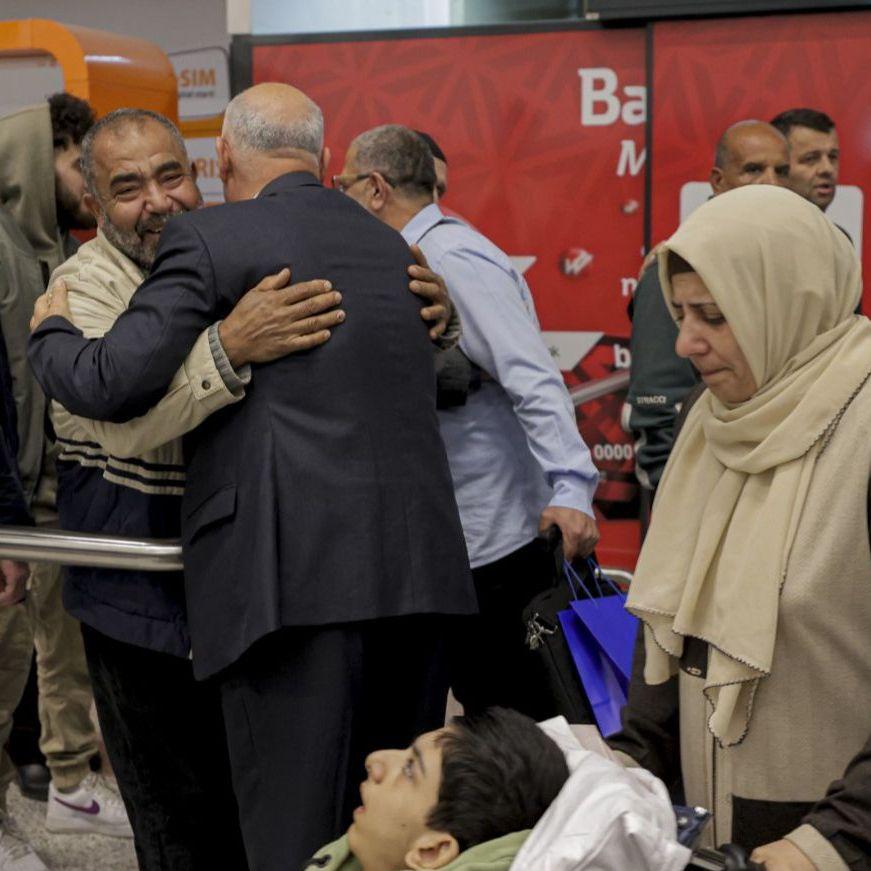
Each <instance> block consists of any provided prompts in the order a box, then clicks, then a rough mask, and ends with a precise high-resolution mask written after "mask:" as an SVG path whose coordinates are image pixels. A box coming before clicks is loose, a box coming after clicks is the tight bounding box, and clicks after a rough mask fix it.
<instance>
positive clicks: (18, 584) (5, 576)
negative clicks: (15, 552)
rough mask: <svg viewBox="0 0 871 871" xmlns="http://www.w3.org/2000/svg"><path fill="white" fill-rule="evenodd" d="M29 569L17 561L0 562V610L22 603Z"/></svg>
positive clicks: (6, 560)
mask: <svg viewBox="0 0 871 871" xmlns="http://www.w3.org/2000/svg"><path fill="white" fill-rule="evenodd" d="M29 577H30V569H29V568H28V565H27V563H22V562H19V561H18V560H11V559H4V560H0V608H4V607H6V606H8V605H17V604H18V603H19V602H23V601H24V596H25V592H26V590H27V579H28V578H29Z"/></svg>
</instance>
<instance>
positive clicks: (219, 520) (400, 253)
mask: <svg viewBox="0 0 871 871" xmlns="http://www.w3.org/2000/svg"><path fill="white" fill-rule="evenodd" d="M411 262H412V259H411V255H410V252H409V250H408V246H407V245H406V244H405V242H404V241H403V239H402V237H401V236H400V235H399V234H398V233H396V232H395V231H393V230H392V229H390V228H389V227H387V226H386V225H385V224H383V223H381V222H380V221H378V220H377V219H375V218H373V217H372V216H371V215H369V214H368V213H367V212H366V211H365V210H364V209H362V208H361V207H360V206H359V205H357V204H356V203H355V202H353V201H352V200H351V199H349V198H348V197H346V196H344V195H343V194H340V193H338V192H337V191H333V190H329V189H326V188H324V187H323V186H321V184H320V183H318V182H317V181H316V180H315V178H314V177H313V176H312V175H310V174H309V173H304V172H298V173H289V174H287V175H284V176H281V177H279V178H277V179H275V180H274V181H272V182H271V183H270V184H269V185H267V186H266V188H264V190H263V191H262V192H261V194H260V195H259V196H258V197H257V198H256V199H254V200H248V201H244V202H239V203H233V204H230V205H225V206H218V207H215V208H208V209H202V210H200V211H197V212H191V213H189V214H186V215H182V216H179V217H177V218H174V219H173V220H171V221H170V222H169V224H168V225H167V227H166V229H165V230H164V232H163V235H162V238H161V242H160V246H159V249H158V254H157V258H156V260H155V263H154V267H153V269H152V272H151V275H150V276H149V278H148V279H147V280H146V281H145V283H144V284H143V285H142V286H141V287H140V289H139V290H138V291H137V292H136V294H135V295H134V296H133V300H132V302H131V306H130V308H129V309H128V311H126V312H125V313H124V314H123V315H122V316H121V317H119V318H118V320H117V321H116V323H115V325H114V326H113V328H112V329H111V330H110V332H109V333H107V334H106V336H104V337H103V338H102V339H100V340H91V341H88V340H86V339H84V338H82V336H81V334H80V333H79V332H78V331H77V330H76V329H75V328H74V327H72V325H71V324H69V323H68V322H67V321H65V320H64V319H62V318H57V317H53V318H49V319H47V320H46V321H45V322H44V323H43V324H42V325H41V327H40V328H39V329H38V330H37V331H36V332H35V333H34V335H33V337H32V339H31V346H30V360H31V363H32V365H33V367H34V369H35V371H36V374H37V377H38V379H39V381H40V383H41V384H42V386H43V387H44V388H45V390H46V392H47V393H48V394H49V395H50V396H52V397H53V398H55V399H57V400H59V401H60V402H61V403H62V404H63V405H64V406H65V407H66V408H68V409H69V410H70V411H72V412H73V413H74V414H79V415H83V416H86V417H89V418H94V419H108V420H115V421H123V420H128V419H130V418H131V417H134V416H136V415H139V414H142V413H143V412H144V411H145V410H146V409H147V408H149V407H150V406H151V405H153V404H154V403H155V402H156V401H157V400H158V399H159V398H160V396H161V395H162V394H163V393H164V391H165V389H166V387H167V385H168V384H169V381H170V380H171V378H172V376H173V374H174V373H175V371H176V370H177V369H178V367H179V365H180V364H181V363H182V361H183V360H184V358H185V356H186V355H187V353H188V351H189V350H190V348H191V347H192V346H193V344H194V341H195V340H196V337H197V336H198V335H199V333H200V332H201V331H202V330H203V329H204V328H205V327H207V326H208V325H209V324H211V323H213V322H214V321H216V320H217V319H219V318H222V317H224V316H225V315H226V314H227V313H228V312H229V311H230V310H231V308H232V307H233V305H234V304H235V302H236V301H237V300H238V299H239V297H240V296H242V294H243V293H244V292H245V291H246V290H247V289H248V288H250V287H253V286H254V285H255V284H256V283H257V282H258V281H259V280H260V279H261V278H262V277H263V276H264V275H266V274H267V273H272V272H277V271H278V270H279V269H281V268H282V267H284V266H292V268H293V279H294V280H295V281H305V280H309V279H314V278H326V279H329V280H330V281H331V282H332V283H333V286H334V287H335V288H337V289H338V290H340V291H341V292H342V295H343V302H342V306H343V308H344V309H345V310H346V311H347V315H348V316H347V320H346V322H345V323H344V324H343V325H342V326H341V327H339V328H337V329H336V330H335V331H334V332H333V335H332V338H331V339H330V340H329V342H327V343H326V344H325V345H323V346H322V347H320V348H315V349H313V350H311V351H306V352H303V353H299V354H294V355H291V356H288V357H285V358H284V359H281V360H278V361H276V362H274V363H270V364H268V365H263V366H256V367H254V369H255V371H254V374H253V378H252V381H251V384H250V385H249V387H248V389H247V395H246V398H245V399H244V401H243V402H241V403H237V404H235V405H232V406H230V407H229V408H225V409H222V410H221V411H219V412H217V413H216V414H214V415H212V416H211V417H210V418H209V419H208V420H207V421H206V422H205V423H203V424H202V425H201V426H200V427H199V428H198V429H197V430H196V431H195V432H193V433H192V434H191V435H190V436H188V438H187V440H186V444H185V453H186V458H187V464H188V483H187V490H186V493H185V496H184V500H183V505H182V539H183V545H184V562H185V591H186V595H187V600H188V614H189V619H190V628H191V641H192V646H193V656H194V667H195V670H196V672H197V674H198V676H200V677H205V676H208V675H210V674H213V673H215V672H217V671H218V670H220V669H222V668H224V667H225V666H227V665H229V664H230V663H232V662H234V661H235V660H236V659H237V658H238V657H239V656H240V655H241V654H242V653H243V652H244V651H245V650H246V649H247V648H248V647H249V646H250V645H251V644H252V643H253V642H255V641H256V640H257V639H258V638H260V637H262V636H263V635H265V634H267V633H269V632H271V631H274V630H276V629H278V628H279V627H282V626H313V625H326V624H334V623H344V622H353V621H361V620H371V619H376V618H383V617H395V616H401V615H409V614H433V613H440V614H466V613H471V612H473V611H474V610H475V607H476V606H475V596H474V591H473V588H472V585H471V579H470V573H469V567H468V560H467V557H466V551H465V545H464V542H463V537H462V529H461V527H460V521H459V517H458V514H457V508H456V503H455V500H454V495H453V488H452V485H451V478H450V473H449V470H448V464H447V458H446V455H445V451H444V446H443V445H442V442H441V437H440V435H439V429H438V421H437V418H436V411H435V375H434V364H433V349H432V345H431V343H430V341H429V337H428V334H427V330H426V327H425V324H424V323H423V321H422V320H421V317H420V302H419V300H418V299H417V298H416V297H415V296H414V295H413V294H411V293H410V292H409V290H408V278H407V273H406V269H407V266H408V264H409V263H411Z"/></svg>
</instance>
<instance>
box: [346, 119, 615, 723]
mask: <svg viewBox="0 0 871 871" xmlns="http://www.w3.org/2000/svg"><path fill="white" fill-rule="evenodd" d="M334 184H335V185H336V186H337V187H339V188H340V189H342V190H344V191H345V193H347V194H348V196H350V197H352V198H353V199H354V200H356V201H357V202H358V203H360V205H362V206H363V207H364V208H366V209H367V210H368V211H369V212H371V213H372V214H373V215H375V216H376V217H378V218H379V219H381V220H382V221H384V222H385V223H386V224H388V225H390V226H391V227H393V228H395V229H396V230H399V231H400V232H401V233H402V235H403V236H404V237H405V240H406V241H407V242H408V243H409V244H417V245H419V246H420V247H421V248H422V249H423V252H424V254H425V255H426V257H427V260H428V261H429V264H430V266H431V268H433V269H434V270H436V271H437V272H439V273H440V274H441V275H443V276H444V279H445V281H446V283H447V286H448V290H449V292H450V296H451V299H452V300H453V302H454V305H455V306H456V308H457V310H458V312H459V314H460V319H461V321H462V324H463V337H462V339H461V340H460V349H461V350H462V352H463V353H464V354H465V355H466V356H467V357H468V358H469V360H470V361H471V362H472V364H474V366H475V367H477V368H478V369H479V370H480V372H481V384H480V388H478V389H477V390H474V391H473V392H472V393H471V394H470V395H469V397H468V401H467V402H466V404H465V405H459V406H454V407H452V408H448V409H442V410H441V411H440V412H439V420H440V424H441V433H442V437H443V439H444V442H445V446H446V448H447V453H448V460H449V462H450V467H451V475H452V477H453V482H454V489H455V492H456V497H457V503H458V505H459V509H460V517H461V520H462V524H463V531H464V533H465V537H466V545H467V547H468V551H469V560H470V563H471V566H472V569H473V574H474V577H475V585H476V589H477V591H478V599H479V604H480V607H481V617H480V618H477V619H476V625H475V626H474V627H470V631H469V633H468V637H467V638H466V641H465V645H464V648H463V650H462V651H461V652H460V654H459V656H460V658H461V659H462V660H463V661H462V662H461V664H460V665H461V667H460V668H459V669H457V670H456V671H455V677H454V681H453V686H454V692H455V693H456V695H457V698H458V699H459V700H460V701H461V702H463V704H464V706H465V707H466V708H467V709H469V708H472V709H474V708H477V707H486V706H487V705H491V704H500V705H506V706H511V707H515V708H519V709H521V710H525V711H526V712H528V713H530V714H531V715H532V716H539V715H546V714H547V711H544V710H542V709H541V707H540V706H538V702H539V701H541V700H537V699H533V698H532V695H533V694H534V689H533V688H532V687H530V686H529V685H528V684H529V683H530V682H533V681H532V678H531V676H529V675H525V674H524V672H525V662H526V659H527V657H526V656H525V655H524V654H525V651H524V649H523V636H524V629H523V625H522V621H521V620H520V612H521V611H522V609H523V607H524V606H525V605H526V604H527V603H528V601H529V600H530V598H532V596H533V595H535V593H536V592H538V591H539V590H541V589H544V588H545V587H547V586H548V585H549V584H550V583H551V582H552V579H553V560H552V559H549V558H548V555H547V554H546V552H545V551H544V550H543V549H542V548H541V546H540V543H538V542H536V541H535V538H536V535H537V534H538V532H539V531H542V530H544V529H546V528H548V527H549V526H551V525H556V526H558V527H559V528H560V530H561V531H562V536H563V543H564V548H565V553H566V556H567V557H568V558H569V559H572V558H574V557H577V556H584V555H586V554H588V553H590V552H591V551H592V549H593V547H594V546H595V544H596V541H597V540H598V537H599V534H598V530H597V527H596V521H595V519H594V515H593V508H592V500H593V495H594V492H595V489H596V485H597V483H598V478H599V476H598V472H597V470H596V468H595V466H594V465H593V462H592V459H591V457H590V452H589V450H588V449H587V446H586V445H585V444H584V442H583V441H582V439H581V437H580V434H579V433H578V428H577V423H576V421H575V415H574V409H573V406H572V403H571V400H570V398H569V395H568V391H567V390H566V387H565V384H564V382H563V379H562V375H561V374H560V372H559V370H558V369H557V367H556V365H555V364H554V362H553V359H552V358H551V356H550V353H549V352H548V349H547V347H546V346H545V344H544V341H543V339H542V337H541V333H540V330H539V325H538V320H537V318H536V314H535V308H534V305H533V301H532V295H531V294H530V292H529V288H528V286H527V284H526V282H525V281H524V279H523V277H522V276H521V275H520V274H519V273H518V272H517V270H516V269H515V268H514V266H513V265H512V263H511V260H510V259H509V258H508V257H507V256H506V254H504V253H503V252H502V251H501V250H500V249H499V248H497V247H496V246H495V245H494V244H493V243H492V242H490V241H489V240H488V239H486V238H485V237H484V236H482V235H481V234H480V233H478V232H477V231H476V230H474V229H473V228H472V227H470V226H469V225H468V224H465V223H464V222H463V221H461V220H459V219H457V218H454V217H450V216H448V215H445V214H444V213H443V212H442V211H441V210H440V209H439V207H438V205H436V204H435V202H434V185H435V171H434V168H433V159H432V154H431V153H430V150H429V148H428V146H427V145H426V144H425V142H424V141H423V140H422V139H421V138H420V137H419V136H418V135H417V134H415V133H414V132H413V131H411V130H409V129H408V128H405V127H400V126H398V125H386V126H383V127H377V128H375V129H373V130H370V131H367V132H366V133H363V134H361V135H360V136H358V137H357V138H356V139H355V140H354V141H353V142H352V143H351V146H350V147H349V149H348V153H347V156H346V159H345V166H344V169H343V171H342V174H341V175H339V176H335V177H334ZM525 677H528V678H529V680H525V679H524V678H525Z"/></svg>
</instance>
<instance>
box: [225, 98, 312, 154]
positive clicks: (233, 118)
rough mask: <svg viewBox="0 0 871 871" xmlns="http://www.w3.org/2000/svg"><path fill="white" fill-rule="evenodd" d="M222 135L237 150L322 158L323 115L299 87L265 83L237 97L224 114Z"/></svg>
mask: <svg viewBox="0 0 871 871" xmlns="http://www.w3.org/2000/svg"><path fill="white" fill-rule="evenodd" d="M223 135H224V137H225V138H226V139H228V140H229V141H230V142H231V143H232V144H233V145H234V146H235V147H236V148H239V149H243V150H246V151H254V152H260V153H261V154H264V155H275V156H287V155H288V153H289V152H304V153H307V154H312V155H314V156H315V157H316V158H320V154H321V151H322V150H323V147H324V116H323V114H322V113H321V110H320V108H319V107H318V105H317V104H316V103H315V102H314V101H313V100H311V99H309V98H308V97H307V96H306V95H305V94H304V93H303V92H302V91H300V90H299V89H298V88H294V87H292V86H291V85H283V84H280V83H278V82H266V83H264V84H262V85H255V86H254V87H253V88H248V90H247V91H242V93H241V94H239V95H238V96H236V97H234V98H233V99H232V100H231V101H230V103H229V105H228V106H227V111H226V113H225V114H224V130H223Z"/></svg>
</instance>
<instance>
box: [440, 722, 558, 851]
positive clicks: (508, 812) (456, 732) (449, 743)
mask: <svg viewBox="0 0 871 871" xmlns="http://www.w3.org/2000/svg"><path fill="white" fill-rule="evenodd" d="M441 747H442V782H441V785H440V786H439V795H438V802H437V803H436V806H435V807H434V808H433V809H432V811H431V812H430V815H429V819H428V820H427V825H428V826H429V827H430V828H431V829H434V830H436V831H440V832H447V833H448V834H451V835H453V836H454V838H456V840H457V843H458V844H459V847H460V850H461V851H463V850H468V849H469V848H470V847H474V846H475V845H476V844H481V843H483V842H484V841H490V840H492V839H493V838H500V837H502V836H503V835H507V834H510V833H511V832H519V831H522V830H523V829H531V828H532V827H533V826H534V825H535V824H536V823H537V822H538V821H539V819H540V818H541V816H542V815H543V814H544V812H545V811H546V810H547V809H548V808H549V807H550V805H551V802H553V800H554V799H555V798H556V796H557V794H558V793H559V791H560V790H561V789H562V787H563V784H564V783H565V782H566V780H568V776H569V769H568V766H567V765H566V760H565V756H564V755H563V752H562V751H561V750H560V749H559V747H557V745H556V744H555V743H554V742H553V741H552V740H551V739H550V738H548V736H547V735H545V733H544V732H542V730H541V729H540V728H539V727H538V726H537V725H536V724H535V722H534V721H533V720H531V719H530V718H529V717H527V716H525V715H524V714H520V713H518V712H517V711H512V710H509V709H507V708H488V709H487V710H486V711H483V712H482V713H480V714H475V715H469V716H465V717H455V718H454V719H453V721H452V722H451V725H450V727H449V728H448V730H447V731H446V732H445V733H444V735H443V736H442V738H441Z"/></svg>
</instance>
